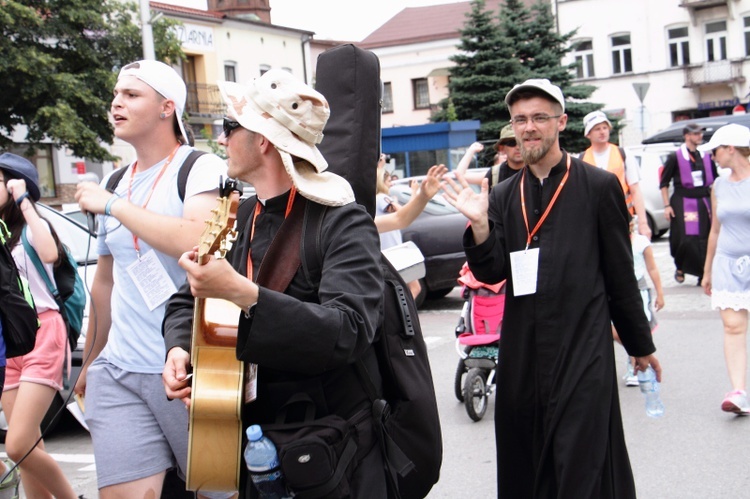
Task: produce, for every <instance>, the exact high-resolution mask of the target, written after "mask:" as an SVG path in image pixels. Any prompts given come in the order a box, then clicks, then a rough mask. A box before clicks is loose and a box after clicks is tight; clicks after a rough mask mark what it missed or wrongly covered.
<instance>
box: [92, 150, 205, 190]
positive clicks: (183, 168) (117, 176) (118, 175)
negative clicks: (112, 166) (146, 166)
mask: <svg viewBox="0 0 750 499" xmlns="http://www.w3.org/2000/svg"><path fill="white" fill-rule="evenodd" d="M204 154H207V153H206V152H205V151H199V150H197V149H193V150H192V151H190V154H188V156H187V158H185V161H183V162H182V165H180V171H179V173H178V174H177V193H178V194H179V195H180V201H183V202H184V201H185V189H187V180H188V176H189V175H190V170H192V169H193V165H194V164H195V162H196V161H197V160H198V158H200V157H201V156H203V155H204ZM127 170H128V169H127V167H125V168H120V169H119V170H117V171H116V172H115V173H113V174H112V175H111V176H110V177H109V179H108V180H107V190H108V191H109V192H115V189H116V188H117V185H118V184H119V183H120V180H122V177H124V176H125V172H126V171H127Z"/></svg>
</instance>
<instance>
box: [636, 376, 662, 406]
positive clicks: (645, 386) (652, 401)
mask: <svg viewBox="0 0 750 499" xmlns="http://www.w3.org/2000/svg"><path fill="white" fill-rule="evenodd" d="M638 386H640V388H641V393H642V394H643V395H644V396H645V397H646V414H647V415H648V416H650V417H652V418H660V417H662V416H663V415H664V404H663V403H662V401H661V396H660V395H659V382H658V381H656V373H655V372H654V370H653V369H652V368H651V367H650V366H649V368H648V369H647V370H645V371H638Z"/></svg>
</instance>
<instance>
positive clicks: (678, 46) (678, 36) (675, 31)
mask: <svg viewBox="0 0 750 499" xmlns="http://www.w3.org/2000/svg"><path fill="white" fill-rule="evenodd" d="M667 37H668V38H669V66H670V67H673V68H676V67H678V66H687V65H688V64H690V42H689V38H688V29H687V26H684V27H682V28H671V29H668V30H667Z"/></svg>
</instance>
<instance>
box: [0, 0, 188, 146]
mask: <svg viewBox="0 0 750 499" xmlns="http://www.w3.org/2000/svg"><path fill="white" fill-rule="evenodd" d="M138 19H139V16H138V7H137V5H136V4H135V3H128V4H123V3H120V2H119V1H117V0H0V32H2V37H0V53H1V54H2V57H0V81H2V82H3V91H2V92H0V148H3V147H7V146H8V145H9V144H10V143H12V136H13V132H14V129H15V128H16V127H18V126H21V125H25V126H26V127H27V130H28V135H27V137H26V138H24V139H22V140H23V141H24V142H26V143H29V144H30V148H31V149H34V147H35V146H36V145H39V144H40V143H41V142H42V141H43V140H44V139H48V140H51V141H52V142H53V144H54V145H55V146H57V147H67V148H70V149H71V150H72V151H73V154H75V155H76V156H80V157H85V158H91V159H93V160H98V161H101V160H106V159H109V160H111V159H114V158H113V157H112V156H111V155H110V153H109V152H108V151H107V149H106V148H104V147H102V145H101V143H102V142H105V143H108V144H111V143H112V140H113V137H114V133H113V130H112V126H111V124H110V123H109V119H108V115H107V113H108V111H109V107H110V102H111V100H112V88H113V87H114V84H115V81H116V78H117V71H118V70H119V68H120V67H121V66H122V65H124V64H126V63H128V62H131V61H134V60H138V59H142V58H143V49H142V39H141V29H140V22H139V20H138ZM175 24H177V22H176V21H174V20H169V19H165V18H163V17H162V18H161V19H159V20H157V21H156V22H155V23H154V26H153V31H154V45H155V50H156V56H157V59H159V60H163V61H177V60H180V59H181V58H184V54H183V52H182V49H181V47H180V43H179V40H178V39H177V36H176V34H175V33H174V32H173V31H172V30H171V29H170V28H171V27H172V26H174V25H175Z"/></svg>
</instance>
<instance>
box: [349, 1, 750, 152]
mask: <svg viewBox="0 0 750 499" xmlns="http://www.w3.org/2000/svg"><path fill="white" fill-rule="evenodd" d="M501 4H502V2H495V1H494V0H489V1H487V8H488V9H493V10H495V11H497V10H498V8H499V6H500V5H501ZM526 4H527V5H530V4H531V2H526ZM550 4H551V7H552V10H553V13H554V14H555V16H556V19H557V24H558V30H559V32H560V33H568V32H570V31H573V30H577V33H576V35H575V38H574V39H573V40H572V46H573V47H574V50H573V51H572V52H571V53H570V54H569V56H568V59H566V60H565V61H564V62H565V63H570V62H575V61H578V62H579V63H580V66H579V68H578V70H577V73H576V80H575V81H576V82H579V83H585V84H590V85H594V86H596V87H597V90H596V91H595V92H594V94H593V95H592V96H591V100H592V101H593V102H597V103H601V104H603V105H604V109H605V111H607V112H608V113H609V114H610V115H612V117H615V118H618V119H622V120H623V122H622V123H623V125H624V127H623V129H622V132H621V137H620V141H621V143H622V144H624V145H629V144H635V143H639V142H640V141H641V140H642V139H643V138H645V137H647V136H649V135H651V134H653V133H655V132H657V131H658V130H660V129H662V128H664V127H666V126H668V125H669V124H670V123H672V122H673V121H677V120H681V119H688V118H697V117H703V116H711V115H715V114H729V113H732V112H733V111H735V108H736V109H737V111H740V108H746V107H747V103H748V100H749V97H750V95H749V91H750V87H748V82H747V81H746V78H745V76H744V75H745V74H746V73H747V72H750V0H628V1H627V2H623V1H622V0H550ZM470 10H471V3H470V2H460V3H455V4H446V5H434V6H429V7H418V8H406V9H404V10H402V11H401V12H399V13H398V14H397V15H396V16H394V17H393V18H392V19H390V20H389V21H388V22H386V23H385V24H384V25H383V26H381V27H380V28H379V29H377V30H376V31H374V32H373V33H372V34H370V35H369V36H368V37H367V38H365V39H364V40H362V42H360V43H359V45H360V46H361V47H363V48H366V49H368V50H372V51H373V52H374V53H375V54H377V55H378V57H379V58H380V62H381V67H382V78H383V81H384V84H385V95H384V99H383V100H384V115H383V120H382V121H383V127H394V126H410V125H418V124H425V123H427V122H428V120H429V116H430V112H431V110H432V109H434V107H435V106H436V105H437V103H438V102H440V100H442V99H443V98H445V97H447V96H448V78H449V77H448V68H450V67H451V66H452V65H453V63H452V62H451V61H450V59H449V58H450V56H452V55H453V54H455V53H456V50H457V48H456V47H457V45H458V43H459V41H460V34H459V30H461V29H462V27H463V25H464V23H465V22H466V14H467V13H468V12H470Z"/></svg>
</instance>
